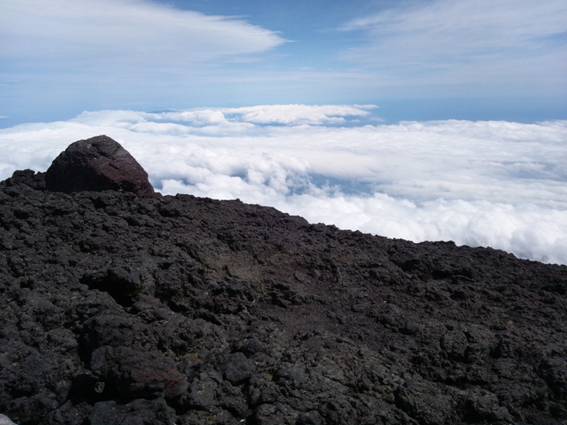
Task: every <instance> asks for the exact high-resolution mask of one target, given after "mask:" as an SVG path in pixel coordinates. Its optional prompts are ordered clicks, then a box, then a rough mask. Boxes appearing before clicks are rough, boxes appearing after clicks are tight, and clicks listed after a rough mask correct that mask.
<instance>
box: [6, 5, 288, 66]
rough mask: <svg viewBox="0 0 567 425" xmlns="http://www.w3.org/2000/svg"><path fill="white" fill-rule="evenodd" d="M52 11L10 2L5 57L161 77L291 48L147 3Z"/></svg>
mask: <svg viewBox="0 0 567 425" xmlns="http://www.w3.org/2000/svg"><path fill="white" fill-rule="evenodd" d="M46 6H47V5H46V3H45V2H44V1H42V0H5V1H3V4H2V13H1V14H0V38H2V43H1V44H0V57H2V58H4V59H10V60H13V61H16V63H24V64H25V63H28V62H31V63H34V64H36V65H37V63H40V64H43V65H46V66H47V65H49V66H50V67H56V66H57V65H59V66H61V67H63V66H64V67H71V70H72V71H76V70H77V69H85V67H86V66H93V65H97V67H104V66H108V65H110V66H113V67H117V66H125V65H128V66H129V67H134V66H140V65H143V66H145V67H150V68H153V69H157V70H159V69H160V68H161V69H163V68H164V67H165V68H167V67H171V66H173V65H175V66H189V65H191V64H196V63H199V62H203V61H209V60H213V59H219V58H231V57H238V56H243V55H253V54H258V53H262V52H265V51H268V50H270V49H273V48H275V47H277V46H279V45H281V44H282V43H284V42H285V40H284V39H283V38H282V37H281V36H280V35H278V34H276V33H274V32H272V31H270V30H267V29H265V28H262V27H259V26H255V25H252V24H250V23H248V22H246V21H244V20H242V19H234V18H230V17H224V16H210V15H204V14H202V13H197V12H193V11H186V10H179V9H175V8H173V7H168V6H165V5H163V4H158V3H154V2H151V1H148V0H81V1H72V0H53V1H50V2H49V5H48V7H46ZM22 66H23V65H22ZM46 70H47V71H48V70H49V69H46Z"/></svg>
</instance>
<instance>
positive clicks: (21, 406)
mask: <svg viewBox="0 0 567 425" xmlns="http://www.w3.org/2000/svg"><path fill="white" fill-rule="evenodd" d="M80 143H82V142H80ZM63 158H64V161H67V159H65V158H67V157H66V156H63ZM87 162H88V161H87ZM42 178H43V177H42V175H40V174H34V173H33V172H30V171H26V172H21V173H16V174H14V177H13V178H12V179H9V180H7V181H5V182H2V183H0V298H1V299H2V301H3V305H2V308H1V309H0V413H3V414H6V415H7V416H9V417H10V418H11V419H12V420H13V421H14V422H16V423H18V425H39V424H42V425H112V424H122V425H127V424H131V425H142V424H147V425H150V424H151V425H160V424H163V425H171V424H174V423H175V424H178V425H201V424H219V425H220V424H225V425H228V424H235V425H236V424H249V425H343V424H345V425H350V424H357V425H374V424H382V425H386V424H388V425H394V424H396V425H398V424H400V425H401V424H405V425H418V424H420V425H421V424H422V425H452V424H457V425H460V424H500V425H504V424H525V425H527V424H531V425H565V423H566V421H567V407H566V406H567V361H566V359H567V308H566V307H565V306H566V305H567V290H566V289H567V268H566V267H560V266H551V265H544V264H540V263H536V262H530V261H521V260H518V259H516V258H515V257H513V256H512V255H509V254H505V253H503V252H500V251H495V250H492V249H481V248H476V249H472V248H467V247H456V246H455V245H454V244H452V243H423V244H413V243H410V242H405V241H401V240H390V239H386V238H381V237H374V236H370V235H364V234H361V233H359V232H347V231H340V230H337V229H336V228H335V227H332V226H323V225H309V224H308V223H307V222H306V221H305V220H303V219H301V218H299V217H291V216H288V215H286V214H282V213H280V212H278V211H276V210H274V209H271V208H263V207H258V206H253V205H245V204H242V203H240V202H238V201H223V202H221V201H212V200H210V199H199V198H194V197H191V196H176V197H169V196H166V197H161V198H160V197H138V196H136V195H134V194H132V193H124V192H117V191H103V192H78V193H72V194H65V193H57V192H50V191H45V190H42V189H43V186H42V184H41V181H42ZM109 188H110V187H109Z"/></svg>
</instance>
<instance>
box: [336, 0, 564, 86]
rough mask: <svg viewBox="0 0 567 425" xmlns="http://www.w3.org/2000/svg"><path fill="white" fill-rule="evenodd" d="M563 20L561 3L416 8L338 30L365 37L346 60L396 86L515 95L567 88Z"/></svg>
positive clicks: (503, 0) (407, 5)
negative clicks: (475, 87) (512, 92)
mask: <svg viewBox="0 0 567 425" xmlns="http://www.w3.org/2000/svg"><path fill="white" fill-rule="evenodd" d="M566 16H567V3H566V2H565V1H564V0H546V1H539V2H537V1H536V2H534V1H532V0H476V1H466V0H433V1H427V2H415V1H413V2H401V3H400V4H398V5H396V6H394V7H392V8H389V9H385V10H382V11H380V12H378V13H376V14H375V15H372V16H365V17H363V18H359V19H355V20H352V21H350V22H347V23H346V24H345V25H343V27H342V28H341V29H342V30H344V31H362V32H363V33H364V34H366V36H367V39H366V42H365V44H363V45H360V46H358V47H355V48H352V49H350V51H349V52H348V54H347V57H348V58H350V59H351V60H354V61H355V62H362V63H365V64H367V65H371V66H373V67H376V68H377V69H379V70H380V71H381V75H382V77H384V78H391V79H392V80H394V82H395V81H397V82H402V83H403V82H405V83H406V84H425V83H428V84H439V85H445V86H447V85H449V86H456V85H459V84H465V85H469V84H471V83H479V84H480V87H482V88H486V87H490V88H489V90H493V88H494V87H495V85H496V86H497V87H498V88H499V91H501V90H502V88H503V87H502V85H504V86H505V87H508V88H510V87H512V86H513V87H514V90H515V92H516V93H518V90H520V91H522V90H523V91H524V92H525V91H526V90H534V89H541V87H547V88H548V89H552V90H557V89H558V86H557V85H558V84H560V85H561V89H563V90H564V89H565V88H567V79H566V78H565V75H567V48H566V44H565V34H566V33H567V20H566V19H565V17H566ZM561 40H563V41H562V42H561ZM522 85H523V86H522ZM467 93H469V94H470V87H469V91H467ZM477 93H478V90H477Z"/></svg>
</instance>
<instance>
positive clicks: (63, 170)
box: [45, 136, 154, 196]
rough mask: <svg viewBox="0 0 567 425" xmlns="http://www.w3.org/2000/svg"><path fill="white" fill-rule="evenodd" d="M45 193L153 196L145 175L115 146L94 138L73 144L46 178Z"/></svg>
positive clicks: (131, 158)
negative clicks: (127, 193)
mask: <svg viewBox="0 0 567 425" xmlns="http://www.w3.org/2000/svg"><path fill="white" fill-rule="evenodd" d="M45 181H46V186H47V190H50V191H55V192H66V193H71V192H80V191H87V190H89V191H100V190H117V191H124V192H133V193H135V194H137V195H139V196H152V195H153V194H154V190H153V187H152V185H151V184H150V182H149V181H148V174H147V173H146V172H145V171H144V169H143V168H142V167H141V165H140V164H138V162H137V161H136V160H135V159H134V157H132V155H130V154H129V153H128V151H127V150H126V149H124V148H123V147H122V146H121V145H120V144H119V143H118V142H116V141H115V140H113V139H111V138H110V137H108V136H97V137H92V138H90V139H86V140H79V141H78V142H75V143H72V144H71V145H70V146H69V147H68V148H67V149H65V151H64V152H62V153H61V154H60V155H59V156H58V157H57V158H55V160H54V161H53V164H51V167H49V169H48V170H47V173H46V175H45Z"/></svg>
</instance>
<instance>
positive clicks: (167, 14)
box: [0, 0, 567, 127]
mask: <svg viewBox="0 0 567 425" xmlns="http://www.w3.org/2000/svg"><path fill="white" fill-rule="evenodd" d="M286 103H303V104H376V105H379V106H380V109H379V112H378V114H379V115H380V116H382V117H383V118H384V119H386V120H387V121H397V120H413V119H415V120H429V119H449V118H460V119H505V120H513V121H536V120H545V119H557V118H565V117H566V112H565V111H567V3H566V2H565V1H564V0H544V1H540V2H533V1H532V0H490V1H489V0H477V1H474V2H471V1H468V0H413V1H412V0H408V1H391V0H351V1H349V2H344V1H322V0H303V1H296V0H286V1H280V0H273V1H257V0H249V1H238V2H235V1H233V0H168V1H158V0H153V1H150V0H112V1H111V0H81V1H76V0H51V1H50V2H49V7H48V8H47V7H45V1H44V0H4V1H3V2H2V3H1V4H0V116H1V117H2V119H0V127H7V126H10V125H13V124H16V123H20V122H26V121H38V120H44V121H45V120H55V119H65V118H69V117H72V116H75V115H77V114H78V113H80V112H81V111H84V110H100V109H135V110H147V111H151V110H164V109H185V108H192V107H197V106H242V105H255V104H286Z"/></svg>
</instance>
